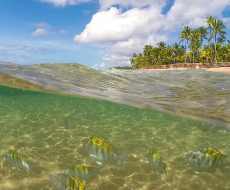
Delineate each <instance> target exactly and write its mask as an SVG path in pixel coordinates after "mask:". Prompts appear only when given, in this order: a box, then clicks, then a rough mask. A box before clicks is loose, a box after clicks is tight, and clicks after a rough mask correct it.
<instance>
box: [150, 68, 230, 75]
mask: <svg viewBox="0 0 230 190" xmlns="http://www.w3.org/2000/svg"><path fill="white" fill-rule="evenodd" d="M185 69H188V68H168V69H147V70H152V71H167V70H185ZM200 69H204V70H206V71H211V72H221V73H228V74H230V67H217V68H200Z"/></svg>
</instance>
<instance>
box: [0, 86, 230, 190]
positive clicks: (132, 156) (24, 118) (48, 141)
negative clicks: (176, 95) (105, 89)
mask: <svg viewBox="0 0 230 190" xmlns="http://www.w3.org/2000/svg"><path fill="white" fill-rule="evenodd" d="M14 99H15V100H16V101H14ZM64 117H66V118H67V119H68V121H69V126H68V128H67V129H66V128H65V127H64V126H63V118H64ZM91 136H99V137H101V138H104V139H106V140H107V141H108V142H110V143H112V144H113V145H114V146H115V147H117V148H118V150H119V152H120V153H127V154H128V155H129V156H128V158H127V159H126V160H125V161H124V163H125V165H126V170H122V168H120V167H118V166H114V165H111V164H108V165H106V166H105V167H104V168H103V169H102V171H101V173H100V174H99V175H97V176H95V177H93V178H92V179H90V180H89V181H88V183H89V184H90V186H91V189H95V190H117V189H119V190H153V189H159V190H161V189H162V190H167V189H172V190H174V189H178V190H179V189H180V190H182V189H191V190H193V189H195V190H197V189H199V190H207V189H212V190H214V189H218V190H220V189H221V190H222V189H230V180H229V179H230V173H226V174H222V173H221V172H220V170H217V172H216V173H198V172H195V171H193V170H192V169H191V168H190V167H189V165H188V162H187V160H186V157H185V155H186V154H187V153H189V152H191V151H193V150H194V149H197V148H201V147H206V146H211V147H215V148H218V149H220V150H221V151H222V152H223V153H224V154H226V155H230V149H229V148H230V131H229V130H228V129H227V128H216V127H215V128H213V127H212V126H211V125H209V124H202V123H200V122H197V121H193V120H188V119H183V118H180V117H176V116H172V115H168V114H165V113H161V112H157V111H154V110H148V109H141V108H135V107H130V106H127V105H121V104H116V103H111V102H107V101H103V100H95V99H84V98H78V97H70V96H61V95H56V94H46V93H42V92H32V91H27V90H25V91H24V90H21V89H13V88H9V87H3V86H0V163H1V168H0V189H1V190H51V189H54V188H53V186H52V184H51V183H50V181H49V179H48V176H47V174H50V173H53V172H57V171H58V172H65V171H66V170H67V168H68V167H69V166H71V165H76V164H85V165H88V166H94V165H96V164H95V163H94V162H90V160H89V159H88V158H87V154H86V153H85V152H84V151H83V149H82V146H83V145H84V144H85V143H86V141H87V140H88V139H89V138H90V137H91ZM151 148H156V149H157V150H158V151H159V152H160V153H161V155H162V157H163V160H164V162H165V163H166V164H167V166H168V167H167V173H168V175H167V176H166V175H164V174H160V173H158V172H157V171H154V170H152V169H151V168H150V167H149V165H148V162H147V153H148V151H149V150H150V149H151ZM11 149H13V150H16V151H18V152H19V153H20V154H22V155H23V156H24V157H25V158H26V159H28V162H29V163H30V164H31V168H32V170H33V173H31V172H27V171H24V170H19V169H17V168H15V167H14V166H12V165H11V164H10V163H8V162H7V161H6V160H5V159H4V158H5V155H6V154H7V152H8V151H9V150H11Z"/></svg>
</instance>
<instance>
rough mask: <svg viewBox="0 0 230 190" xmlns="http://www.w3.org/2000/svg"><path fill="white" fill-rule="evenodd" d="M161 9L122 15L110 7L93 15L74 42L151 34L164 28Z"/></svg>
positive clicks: (155, 7)
mask: <svg viewBox="0 0 230 190" xmlns="http://www.w3.org/2000/svg"><path fill="white" fill-rule="evenodd" d="M161 9H162V7H161V6H154V7H151V8H145V9H138V8H133V9H131V10H128V11H127V12H125V13H122V12H121V11H120V10H118V9H117V8H115V7H112V8H110V9H109V10H108V11H100V12H98V13H96V14H95V15H93V18H92V20H91V22H90V23H89V24H88V25H87V26H86V27H85V30H84V31H83V32H82V33H81V34H80V35H76V36H75V38H74V41H76V42H81V43H89V42H90V43H92V42H100V43H103V42H114V41H119V40H127V39H129V38H131V37H133V36H135V35H137V36H145V35H148V34H151V32H156V31H157V30H159V29H160V28H162V27H163V26H164V25H163V24H164V23H163V21H164V15H162V14H161Z"/></svg>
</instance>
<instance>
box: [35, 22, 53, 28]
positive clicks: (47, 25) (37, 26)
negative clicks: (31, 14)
mask: <svg viewBox="0 0 230 190" xmlns="http://www.w3.org/2000/svg"><path fill="white" fill-rule="evenodd" d="M31 25H32V26H35V27H36V28H52V26H51V25H50V24H48V23H46V22H35V23H31Z"/></svg>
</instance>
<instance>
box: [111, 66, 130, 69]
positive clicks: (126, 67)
mask: <svg viewBox="0 0 230 190" xmlns="http://www.w3.org/2000/svg"><path fill="white" fill-rule="evenodd" d="M111 69H124V70H130V69H133V68H132V67H129V66H125V67H120V66H118V67H113V68H111Z"/></svg>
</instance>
